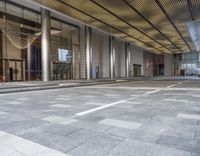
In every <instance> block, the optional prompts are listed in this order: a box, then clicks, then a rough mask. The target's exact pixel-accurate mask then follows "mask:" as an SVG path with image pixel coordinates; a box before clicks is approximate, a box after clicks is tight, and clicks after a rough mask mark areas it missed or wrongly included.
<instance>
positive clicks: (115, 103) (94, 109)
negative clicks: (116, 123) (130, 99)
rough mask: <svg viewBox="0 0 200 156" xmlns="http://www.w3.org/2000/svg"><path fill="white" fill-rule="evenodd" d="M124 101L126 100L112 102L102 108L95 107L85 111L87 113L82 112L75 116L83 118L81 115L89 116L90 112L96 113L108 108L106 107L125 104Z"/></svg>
mask: <svg viewBox="0 0 200 156" xmlns="http://www.w3.org/2000/svg"><path fill="white" fill-rule="evenodd" d="M126 101H127V100H121V101H117V102H113V103H110V104H107V105H104V106H100V107H96V108H93V109H90V110H87V111H84V112H81V113H77V114H75V115H77V116H83V115H86V114H90V113H92V112H96V111H98V110H102V109H105V108H108V107H112V106H115V105H118V104H121V103H123V102H126Z"/></svg>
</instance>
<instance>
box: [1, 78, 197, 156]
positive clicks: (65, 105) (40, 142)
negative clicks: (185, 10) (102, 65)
mask: <svg viewBox="0 0 200 156" xmlns="http://www.w3.org/2000/svg"><path fill="white" fill-rule="evenodd" d="M0 156H200V81H198V80H191V81H188V80H187V81H186V80H180V81H178V80H168V81H167V80H160V81H152V80H151V81H150V80H147V81H133V82H125V83H120V84H110V85H98V86H88V87H79V88H66V89H53V90H46V91H32V92H24V93H10V94H1V95H0Z"/></svg>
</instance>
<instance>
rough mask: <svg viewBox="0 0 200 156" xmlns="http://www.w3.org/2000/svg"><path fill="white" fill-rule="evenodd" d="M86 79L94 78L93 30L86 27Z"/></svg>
mask: <svg viewBox="0 0 200 156" xmlns="http://www.w3.org/2000/svg"><path fill="white" fill-rule="evenodd" d="M85 52H86V79H87V80H90V79H91V78H92V28H90V27H87V26H85Z"/></svg>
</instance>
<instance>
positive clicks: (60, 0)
mask: <svg viewBox="0 0 200 156" xmlns="http://www.w3.org/2000/svg"><path fill="white" fill-rule="evenodd" d="M58 1H59V2H60V3H62V4H64V5H66V6H68V7H71V8H72V9H74V10H76V11H78V12H80V13H82V14H84V15H86V16H88V17H90V18H92V19H95V20H96V21H98V22H101V23H103V24H104V25H107V26H108V27H110V28H112V29H115V30H117V31H119V32H120V33H123V34H125V35H126V36H128V37H130V38H133V39H135V40H137V41H139V42H141V43H143V44H145V45H147V46H148V47H150V48H153V49H155V50H156V51H157V52H159V53H163V51H161V50H160V49H158V48H156V47H154V46H152V45H150V44H148V43H147V42H144V41H142V40H140V39H138V38H136V37H134V36H132V35H129V34H128V33H126V32H124V31H122V30H120V29H119V28H117V27H114V26H112V25H110V24H108V23H106V22H104V21H102V20H100V19H98V18H96V17H94V16H92V15H89V14H88V13H86V12H84V11H82V10H80V9H77V8H75V7H73V6H72V5H69V4H68V3H66V2H63V1H62V0H58Z"/></svg>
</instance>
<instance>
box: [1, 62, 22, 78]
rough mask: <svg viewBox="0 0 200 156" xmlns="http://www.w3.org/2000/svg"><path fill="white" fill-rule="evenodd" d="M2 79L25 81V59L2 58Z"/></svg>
mask: <svg viewBox="0 0 200 156" xmlns="http://www.w3.org/2000/svg"><path fill="white" fill-rule="evenodd" d="M0 62H1V65H2V66H1V68H0V69H1V72H0V73H1V74H0V75H1V77H2V78H1V79H2V81H23V80H24V60H18V59H1V60H0Z"/></svg>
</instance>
